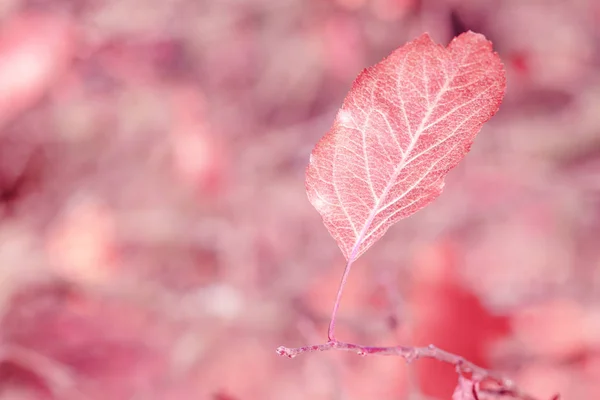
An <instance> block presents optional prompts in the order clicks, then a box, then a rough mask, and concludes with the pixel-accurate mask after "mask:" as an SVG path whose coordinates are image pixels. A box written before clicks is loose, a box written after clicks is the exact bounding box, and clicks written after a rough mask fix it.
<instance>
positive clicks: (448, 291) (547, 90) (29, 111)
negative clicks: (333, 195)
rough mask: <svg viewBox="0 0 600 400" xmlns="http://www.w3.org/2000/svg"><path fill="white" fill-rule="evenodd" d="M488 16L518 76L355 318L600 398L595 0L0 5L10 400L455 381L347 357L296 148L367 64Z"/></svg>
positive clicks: (393, 361)
mask: <svg viewBox="0 0 600 400" xmlns="http://www.w3.org/2000/svg"><path fill="white" fill-rule="evenodd" d="M469 29H471V30H474V31H477V32H480V33H483V34H485V35H486V36H487V37H488V38H489V39H490V40H492V41H493V43H494V47H495V50H496V51H498V52H499V54H500V55H501V57H502V59H503V60H504V62H505V64H506V69H507V73H508V91H507V95H506V98H505V101H504V103H503V105H502V107H501V109H500V112H499V113H498V114H497V115H496V116H495V117H494V118H493V119H492V120H491V121H490V122H489V123H488V124H487V125H486V126H485V127H484V129H483V131H482V132H481V134H480V135H479V136H478V138H477V140H476V142H475V145H474V146H473V149H472V151H471V153H470V154H469V155H468V157H466V159H465V160H464V161H463V162H462V163H461V164H460V165H459V167H457V168H456V169H455V170H454V171H453V172H452V173H451V174H450V175H449V178H448V180H447V184H446V189H445V192H444V193H443V195H442V196H441V197H440V198H439V199H438V200H436V201H435V202H434V203H433V204H432V205H430V206H429V207H427V208H426V209H424V210H422V211H420V212H419V213H417V214H416V215H415V216H413V217H411V218H409V219H407V220H405V221H403V222H401V223H399V224H398V225H396V226H395V227H393V228H392V229H390V231H389V232H388V234H387V235H386V236H385V237H384V239H383V240H382V241H381V242H379V243H378V244H376V245H375V246H374V247H373V248H372V249H371V250H370V251H369V252H367V254H365V256H363V257H362V258H361V259H360V260H359V262H357V263H356V266H355V268H354V270H353V272H352V274H351V276H350V281H349V284H348V285H349V286H348V287H347V289H346V292H345V295H344V298H343V301H342V308H341V311H340V316H339V320H338V337H339V338H340V339H341V340H344V341H355V342H357V343H361V344H369V345H395V344H415V345H426V344H429V343H434V344H436V345H437V346H439V347H441V348H444V349H446V350H450V351H454V352H457V353H459V354H461V355H463V356H465V357H466V358H468V359H470V360H472V361H474V362H476V363H479V364H481V365H484V366H487V367H490V368H494V369H497V370H500V371H503V372H505V373H506V374H507V375H509V376H510V377H512V378H514V379H515V380H516V381H517V382H518V383H519V384H520V386H521V387H522V388H523V389H525V390H527V391H529V392H530V393H531V394H534V395H535V396H536V397H538V398H539V399H550V398H551V396H553V395H554V394H556V393H561V394H562V398H563V399H578V400H580V399H598V398H600V380H599V379H598V378H599V377H600V73H599V72H598V71H600V46H599V45H600V3H599V2H597V1H595V0H571V1H558V0H556V1H553V0H471V1H469V0H420V1H419V0H278V1H273V0H215V1H191V0H146V1H143V2H142V1H139V0H97V1H84V0H79V1H71V0H3V1H1V2H0V318H1V323H0V399H1V400H5V399H7V400H8V399H11V400H30V399H61V400H62V399H77V400H87V399H94V400H95V399H102V400H105V399H107V400H108V399H110V400H113V399H114V400H121V399H123V400H146V399H147V400H153V399H167V400H170V399H173V400H187V399H201V400H205V399H206V400H254V399H260V400H270V399H273V400H275V399H278V400H279V399H283V400H301V399H311V400H321V399H323V400H325V399H332V400H338V399H339V400H355V399H356V400H359V399H360V400H366V399H376V400H426V399H432V400H437V399H439V400H449V399H450V397H451V393H452V390H453V387H454V386H455V385H456V380H457V377H456V374H455V372H454V370H453V368H452V367H448V366H442V365H440V364H438V363H436V362H429V361H417V362H415V363H413V364H411V365H409V366H407V365H406V364H405V362H404V361H403V360H402V359H397V358H394V357H388V358H385V357H366V358H361V357H358V356H356V355H355V354H341V353H337V352H329V353H318V354H317V353H313V354H306V355H303V356H301V357H298V358H296V359H294V360H289V359H286V358H282V357H279V356H277V354H276V353H275V349H276V348H277V347H278V346H280V345H286V346H301V345H306V344H314V343H321V342H324V341H325V340H326V331H327V324H328V322H329V314H330V310H331V307H332V305H333V301H334V297H335V292H336V290H337V285H338V281H339V279H340V277H341V274H342V269H343V264H344V260H343V257H342V256H341V253H340V251H339V250H338V248H337V246H336V244H335V242H334V241H333V239H331V238H330V237H329V235H328V233H327V232H326V230H325V228H324V227H323V225H322V224H321V221H320V217H319V215H318V214H317V212H316V211H315V210H314V209H312V207H311V206H310V204H309V202H308V200H307V198H306V194H305V190H304V169H305V166H306V164H307V162H308V155H309V153H310V151H311V149H312V147H313V145H314V144H315V143H316V142H317V140H318V139H319V138H320V137H321V136H322V135H323V134H324V133H325V132H326V131H327V130H328V129H329V127H330V125H331V123H332V121H333V118H334V115H335V112H336V111H337V109H338V108H339V106H340V105H341V103H342V100H343V97H344V96H345V94H346V93H347V91H348V90H349V88H350V86H351V83H352V81H353V80H354V78H355V77H356V75H357V74H358V73H359V72H360V71H361V69H362V68H364V67H366V66H368V65H372V64H374V63H376V62H378V61H379V60H380V59H381V58H383V57H384V56H386V55H388V54H389V53H390V52H391V51H393V50H394V49H395V48H397V47H399V46H401V45H403V44H404V43H405V42H407V41H409V40H412V39H413V38H415V37H416V36H418V35H420V34H421V33H423V32H424V31H428V32H429V33H430V34H431V35H432V37H433V38H434V39H435V40H436V41H438V42H440V43H443V44H446V43H448V42H449V41H450V40H451V38H452V37H453V36H455V35H457V34H459V33H461V32H463V31H465V30H469Z"/></svg>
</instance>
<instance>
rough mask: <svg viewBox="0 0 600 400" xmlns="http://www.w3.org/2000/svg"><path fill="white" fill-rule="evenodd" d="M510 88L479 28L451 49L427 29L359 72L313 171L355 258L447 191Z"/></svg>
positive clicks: (319, 196)
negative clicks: (456, 169) (451, 174)
mask: <svg viewBox="0 0 600 400" xmlns="http://www.w3.org/2000/svg"><path fill="white" fill-rule="evenodd" d="M505 86H506V77H505V73H504V67H503V65H502V62H501V60H500V58H499V57H498V55H497V54H496V53H494V52H493V51H492V45H491V43H490V42H489V41H487V40H486V39H485V37H484V36H483V35H480V34H477V33H473V32H467V33H464V34H462V35H460V36H458V37H456V38H455V39H454V40H452V42H451V43H450V44H449V45H448V47H446V48H444V47H443V46H441V45H437V44H435V43H434V42H433V41H432V39H431V38H430V37H429V35H428V34H423V35H422V36H421V37H419V38H417V39H415V40H414V41H412V42H409V43H407V44H406V45H404V46H403V47H401V48H399V49H397V50H396V51H394V52H393V53H392V54H391V55H390V56H389V57H387V58H385V59H384V60H383V61H381V62H380V63H378V64H376V65H374V66H372V67H370V68H367V69H365V70H364V71H363V72H362V73H361V74H360V75H359V76H358V78H357V79H356V80H355V81H354V84H353V86H352V89H351V90H350V92H349V93H348V95H347V96H346V98H345V100H344V103H343V105H342V108H341V109H340V110H339V112H338V113H337V115H336V118H335V121H334V123H333V127H332V128H331V129H330V131H329V132H328V133H327V134H326V135H325V136H324V137H323V138H322V139H321V140H320V141H319V142H318V143H317V145H316V146H315V148H314V150H313V151H312V154H311V157H310V163H309V165H308V168H307V171H306V190H307V194H308V198H309V200H310V202H311V203H312V205H313V206H314V207H315V208H316V209H317V211H318V212H319V213H320V214H321V216H322V217H323V223H324V224H325V226H326V228H327V229H328V231H329V233H330V234H331V235H332V236H333V238H334V239H335V240H336V241H337V243H338V245H339V247H340V249H341V250H342V253H343V254H344V256H345V257H346V259H347V260H348V261H353V260H355V259H357V258H358V257H359V256H360V255H361V254H363V253H364V252H365V251H366V250H367V249H368V248H369V247H371V246H372V245H373V244H374V243H375V242H376V241H377V240H378V239H379V238H380V237H381V236H383V234H384V233H385V232H386V231H387V230H388V228H389V227H390V226H391V225H393V224H394V223H396V222H397V221H399V220H400V219H402V218H406V217H408V216H409V215H411V214H413V213H415V212H416V211H418V210H420V209H421V208H423V207H425V206H426V205H428V204H429V203H431V202H432V201H433V200H434V199H435V198H437V197H438V196H439V195H440V193H441V192H442V188H443V186H444V178H445V176H446V174H447V173H448V171H450V170H451V169H452V168H453V167H455V166H456V165H457V164H458V163H459V161H460V160H461V159H462V158H463V157H464V156H465V154H466V153H467V152H468V151H469V149H470V147H471V144H472V142H473V140H474V138H475V135H476V134H477V133H478V132H479V130H480V129H481V127H482V125H483V123H485V122H486V121H487V120H489V119H490V118H491V117H492V116H493V115H494V114H495V113H496V111H497V110H498V108H499V106H500V103H501V102H502V98H503V96H504V89H505Z"/></svg>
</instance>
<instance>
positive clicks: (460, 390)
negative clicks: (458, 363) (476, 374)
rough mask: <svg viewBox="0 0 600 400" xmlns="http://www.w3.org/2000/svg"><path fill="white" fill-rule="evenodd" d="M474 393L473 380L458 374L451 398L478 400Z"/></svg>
mask: <svg viewBox="0 0 600 400" xmlns="http://www.w3.org/2000/svg"><path fill="white" fill-rule="evenodd" d="M476 393H477V392H476V391H475V385H474V383H473V381H471V380H469V379H466V378H464V377H463V376H462V375H459V376H458V384H457V385H456V389H454V393H452V400H478V399H477V397H476Z"/></svg>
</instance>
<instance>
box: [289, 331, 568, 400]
mask: <svg viewBox="0 0 600 400" xmlns="http://www.w3.org/2000/svg"><path fill="white" fill-rule="evenodd" d="M328 350H342V351H349V352H355V353H356V354H358V355H360V356H366V355H382V356H399V357H402V358H404V359H405V360H406V362H407V363H411V362H413V361H415V360H418V359H420V358H431V359H434V360H438V361H441V362H444V363H447V364H451V365H454V366H455V368H456V372H457V373H458V374H460V375H462V376H465V375H469V376H471V378H470V379H471V380H473V381H474V382H478V383H479V382H483V381H489V382H493V383H495V384H496V385H497V387H496V388H493V389H492V388H490V389H481V391H482V392H485V393H488V394H501V395H504V396H511V397H513V398H516V399H521V400H536V399H535V398H534V397H531V396H529V395H527V394H525V393H523V392H522V391H521V390H519V389H518V388H517V386H516V385H515V383H514V382H513V381H512V380H510V379H507V378H505V377H502V376H500V375H498V374H496V373H494V372H492V371H490V370H487V369H485V368H483V367H480V366H478V365H475V364H473V363H472V362H470V361H468V360H466V359H465V358H463V357H461V356H459V355H456V354H453V353H450V352H448V351H445V350H442V349H439V348H437V347H436V346H434V345H429V346H426V347H412V346H392V347H372V346H361V345H356V344H352V343H344V342H339V341H337V340H331V341H329V342H327V343H324V344H318V345H312V346H304V347H296V348H289V347H285V346H280V347H278V348H277V354H279V355H281V356H286V357H289V358H294V357H296V356H298V355H300V354H302V353H311V352H314V351H328ZM553 400H558V398H557V397H554V398H553Z"/></svg>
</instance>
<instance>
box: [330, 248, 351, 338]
mask: <svg viewBox="0 0 600 400" xmlns="http://www.w3.org/2000/svg"><path fill="white" fill-rule="evenodd" d="M353 262H354V258H353V257H349V258H348V262H347V263H346V267H345V268H344V274H343V275H342V280H341V281H340V286H339V288H338V292H337V296H336V298H335V303H334V304H333V311H332V312H331V320H330V321H329V330H328V331H327V338H328V339H329V342H336V343H337V341H336V339H335V320H336V316H337V312H338V310H339V308H340V303H341V301H342V293H343V292H344V287H345V286H346V281H347V280H348V276H349V275H350V270H351V269H352V263H353Z"/></svg>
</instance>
